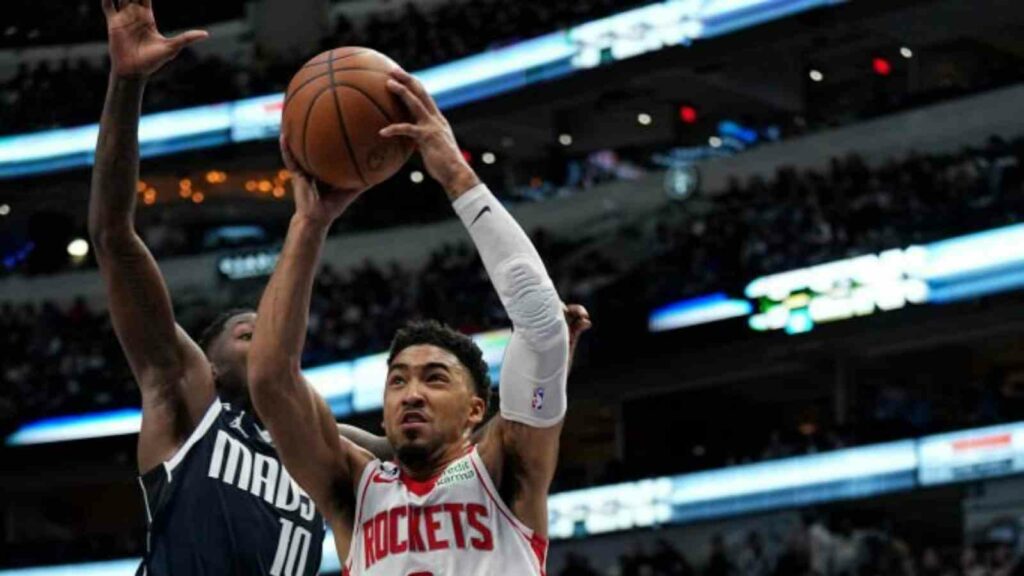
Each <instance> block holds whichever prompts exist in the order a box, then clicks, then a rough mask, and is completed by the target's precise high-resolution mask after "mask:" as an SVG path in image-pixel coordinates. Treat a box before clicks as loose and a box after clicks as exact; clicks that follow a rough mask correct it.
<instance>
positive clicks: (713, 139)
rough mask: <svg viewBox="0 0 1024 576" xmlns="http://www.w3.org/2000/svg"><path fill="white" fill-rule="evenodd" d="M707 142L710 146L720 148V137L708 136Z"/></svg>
mask: <svg viewBox="0 0 1024 576" xmlns="http://www.w3.org/2000/svg"><path fill="white" fill-rule="evenodd" d="M708 144H710V145H711V147H712V148H721V147H722V139H721V138H719V137H718V136H712V137H711V138H708Z"/></svg>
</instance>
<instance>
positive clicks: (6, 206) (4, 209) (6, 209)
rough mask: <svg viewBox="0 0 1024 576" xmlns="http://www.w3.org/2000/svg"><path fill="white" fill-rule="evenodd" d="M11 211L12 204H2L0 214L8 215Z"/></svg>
mask: <svg viewBox="0 0 1024 576" xmlns="http://www.w3.org/2000/svg"><path fill="white" fill-rule="evenodd" d="M10 213H11V205H10V204H0V216H7V215H9V214H10Z"/></svg>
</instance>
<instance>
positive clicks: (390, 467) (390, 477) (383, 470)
mask: <svg viewBox="0 0 1024 576" xmlns="http://www.w3.org/2000/svg"><path fill="white" fill-rule="evenodd" d="M399 471H400V470H399V468H398V466H396V465H395V463H394V462H382V463H381V466H380V474H379V475H378V478H379V479H380V481H382V482H394V481H395V480H398V473H399Z"/></svg>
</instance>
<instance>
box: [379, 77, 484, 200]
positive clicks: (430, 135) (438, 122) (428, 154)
mask: <svg viewBox="0 0 1024 576" xmlns="http://www.w3.org/2000/svg"><path fill="white" fill-rule="evenodd" d="M388 89H389V90H391V92H393V93H394V94H395V95H397V96H398V97H399V98H401V99H402V102H404V103H405V106H406V108H408V109H409V112H410V113H411V114H412V117H413V119H414V120H415V123H413V124H392V125H391V126H388V127H387V128H384V129H383V130H381V131H380V135H381V136H384V137H394V136H405V137H407V138H412V139H413V140H414V141H415V142H416V146H417V148H419V151H420V156H422V157H423V165H424V167H425V168H426V169H427V173H429V174H430V176H431V177H432V178H433V179H434V180H437V181H438V182H439V183H440V184H441V186H443V187H444V189H445V191H446V192H447V193H448V196H449V197H451V198H452V199H453V200H454V199H455V197H458V196H459V195H461V194H462V193H463V192H466V191H468V190H469V189H470V188H472V187H474V186H476V185H477V184H479V183H480V179H479V178H477V176H476V173H475V172H473V169H472V168H470V166H469V164H467V163H466V160H465V158H463V157H462V151H461V150H459V145H458V143H457V142H456V141H455V134H454V133H452V127H451V125H449V124H448V120H447V119H446V118H445V117H444V115H443V114H441V111H440V110H439V109H438V107H437V103H436V102H434V99H433V98H431V96H430V94H429V93H427V90H426V88H424V87H423V84H422V83H420V81H419V80H417V79H416V78H415V77H413V76H412V75H410V74H409V73H408V72H406V71H404V70H402V69H397V70H395V71H393V72H392V73H391V79H390V80H388Z"/></svg>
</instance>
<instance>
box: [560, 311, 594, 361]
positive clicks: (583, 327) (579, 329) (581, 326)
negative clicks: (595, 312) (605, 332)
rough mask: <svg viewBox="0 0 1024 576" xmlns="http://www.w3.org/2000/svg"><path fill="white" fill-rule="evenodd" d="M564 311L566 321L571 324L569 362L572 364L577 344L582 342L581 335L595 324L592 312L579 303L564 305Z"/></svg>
mask: <svg viewBox="0 0 1024 576" xmlns="http://www.w3.org/2000/svg"><path fill="white" fill-rule="evenodd" d="M562 313H563V314H565V322H566V323H567V324H569V364H572V361H573V358H575V356H576V345H577V344H579V343H580V336H582V335H583V333H584V332H586V331H587V330H590V328H591V327H592V326H593V325H594V324H593V323H592V322H591V321H590V313H589V312H587V309H586V308H584V307H583V306H581V305H579V304H569V305H565V304H563V305H562Z"/></svg>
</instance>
